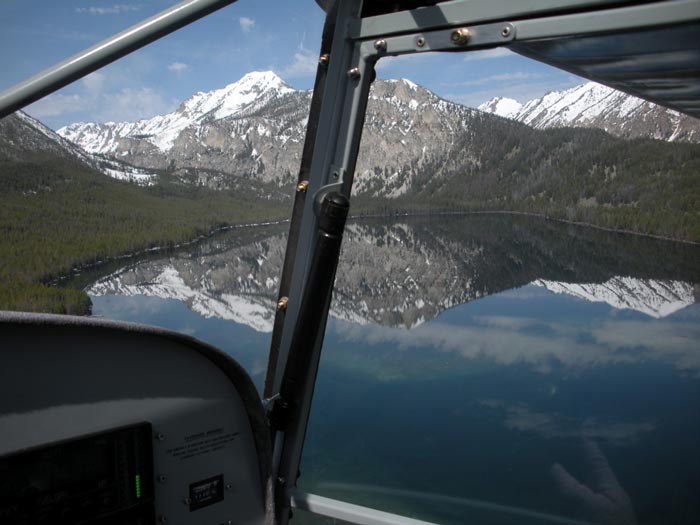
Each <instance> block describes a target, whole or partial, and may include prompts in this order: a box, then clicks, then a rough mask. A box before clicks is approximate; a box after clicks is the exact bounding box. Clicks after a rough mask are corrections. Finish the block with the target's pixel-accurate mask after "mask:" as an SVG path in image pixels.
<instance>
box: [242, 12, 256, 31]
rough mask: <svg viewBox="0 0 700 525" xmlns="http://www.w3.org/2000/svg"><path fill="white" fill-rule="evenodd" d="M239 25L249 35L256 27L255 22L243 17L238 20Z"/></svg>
mask: <svg viewBox="0 0 700 525" xmlns="http://www.w3.org/2000/svg"><path fill="white" fill-rule="evenodd" d="M238 23H239V24H240V26H241V29H242V30H243V32H244V33H249V32H250V31H251V30H252V29H253V28H254V27H255V20H253V19H252V18H248V17H247V16H242V17H240V18H239V19H238Z"/></svg>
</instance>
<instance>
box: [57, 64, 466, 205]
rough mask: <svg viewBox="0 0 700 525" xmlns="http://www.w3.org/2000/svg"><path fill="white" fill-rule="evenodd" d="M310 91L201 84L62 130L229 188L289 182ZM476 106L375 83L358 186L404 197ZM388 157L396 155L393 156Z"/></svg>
mask: <svg viewBox="0 0 700 525" xmlns="http://www.w3.org/2000/svg"><path fill="white" fill-rule="evenodd" d="M310 102H311V92H310V91H297V90H293V89H292V88H290V87H289V86H288V85H287V84H285V83H284V81H282V80H281V79H280V78H279V77H278V76H277V75H275V74H274V73H272V72H269V71H268V72H254V73H249V74H247V75H246V76H244V77H243V78H242V79H241V80H239V81H238V82H235V83H233V84H230V85H229V86H226V87H225V88H223V89H220V90H215V91H211V92H208V93H197V94H196V95H194V96H192V97H191V98H190V99H188V100H186V101H185V102H184V103H182V104H181V105H180V107H179V108H178V109H177V110H176V111H174V112H172V113H170V114H168V115H164V116H158V117H154V118H152V119H149V120H142V121H139V122H134V123H127V122H123V123H106V124H95V123H78V124H72V125H70V126H66V127H64V128H61V129H59V130H58V133H59V134H61V135H62V136H63V137H65V138H67V139H70V140H72V141H73V142H75V143H76V144H79V145H80V146H81V147H83V148H85V149H86V150H87V151H89V152H92V153H100V154H103V155H110V156H113V157H115V158H118V159H121V160H125V161H127V162H129V163H131V164H133V165H136V166H140V167H143V168H146V169H161V170H169V171H170V172H171V173H172V174H173V175H174V176H176V177H179V178H180V179H182V180H186V181H189V182H194V183H197V184H206V185H209V186H212V187H226V186H228V185H229V181H230V180H231V179H232V178H235V177H248V178H254V179H256V180H261V181H264V182H270V181H273V182H277V183H280V184H282V183H287V182H290V181H292V180H293V176H294V175H296V172H297V170H298V168H299V162H300V158H301V151H302V147H303V144H302V142H303V139H304V134H305V130H306V122H307V118H308V109H309V105H310ZM477 114H478V112H477V111H475V110H473V109H470V108H466V107H464V106H459V105H457V104H453V103H450V102H447V101H445V100H442V99H440V98H439V97H437V96H436V95H434V94H433V93H431V92H430V91H428V90H426V89H424V88H421V87H420V86H417V85H416V84H414V83H412V82H410V81H407V80H397V81H377V82H375V84H374V85H373V87H372V92H371V95H370V101H369V109H368V116H367V119H366V125H365V129H364V132H363V142H362V147H361V151H360V155H359V162H358V166H357V170H356V174H355V189H356V191H358V192H362V191H373V192H374V193H377V194H384V195H391V196H397V195H400V194H402V193H405V192H406V191H407V189H408V188H409V187H410V186H411V183H412V181H413V180H414V179H415V177H416V176H417V175H418V174H421V173H423V172H426V171H427V170H430V171H431V172H434V171H435V169H434V167H433V166H434V165H439V164H440V163H441V159H444V158H445V157H447V156H449V153H450V148H452V147H453V145H454V144H455V143H456V140H457V138H458V137H459V136H461V135H463V134H464V133H466V132H467V131H468V130H469V129H470V127H471V126H472V121H473V120H474V117H475V116H476V115H477ZM387 159H389V160H387Z"/></svg>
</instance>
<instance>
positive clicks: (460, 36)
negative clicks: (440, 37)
mask: <svg viewBox="0 0 700 525" xmlns="http://www.w3.org/2000/svg"><path fill="white" fill-rule="evenodd" d="M469 37H471V34H470V33H469V29H467V28H464V27H462V28H460V29H455V30H454V31H452V34H451V35H450V40H451V41H452V43H453V44H454V45H456V46H463V45H464V44H466V43H467V42H469Z"/></svg>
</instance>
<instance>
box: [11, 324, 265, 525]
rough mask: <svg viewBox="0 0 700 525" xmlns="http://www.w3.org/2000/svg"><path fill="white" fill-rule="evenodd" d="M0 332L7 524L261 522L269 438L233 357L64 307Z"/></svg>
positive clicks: (252, 389) (248, 383) (181, 338)
mask: <svg viewBox="0 0 700 525" xmlns="http://www.w3.org/2000/svg"><path fill="white" fill-rule="evenodd" d="M0 341H1V342H2V343H1V345H2V346H1V349H0V358H1V359H2V366H1V367H0V484H3V483H4V484H6V485H8V487H9V485H10V481H11V483H12V487H13V488H12V490H11V491H9V492H8V490H4V491H3V494H4V495H3V496H0V518H1V519H0V521H2V523H7V524H12V523H17V524H20V523H25V522H26V523H31V522H39V521H41V519H45V520H46V521H47V522H56V520H59V521H62V522H65V523H134V524H138V525H141V524H147V523H166V522H167V523H176V524H195V523H196V524H201V525H209V524H210V525H220V524H229V523H232V524H247V523H250V524H257V523H265V521H266V499H267V486H268V482H269V475H270V474H269V473H270V456H271V452H270V440H269V436H268V432H267V426H266V423H265V417H264V413H263V410H262V406H261V403H260V398H259V395H258V393H257V391H256V390H255V387H254V386H253V384H252V382H251V381H250V379H249V377H248V376H247V374H246V373H245V371H244V370H243V369H242V368H241V367H240V366H239V365H238V364H237V363H236V362H235V361H234V360H233V359H231V358H230V357H228V356H227V355H225V354H223V353H222V352H220V351H219V350H217V349H215V348H213V347H211V346H208V345H206V344H203V343H201V342H198V341H196V340H194V339H192V338H189V337H186V336H182V335H179V334H175V333H172V332H168V331H164V330H159V329H155V328H149V327H144V326H138V325H132V324H126V323H115V322H109V321H100V320H94V319H85V318H77V317H66V316H49V315H31V314H16V313H2V314H0ZM123 429H126V430H123ZM125 432H126V433H125ZM114 451H116V452H114ZM134 451H137V452H134ZM113 454H117V456H118V457H117V456H115V457H116V458H117V459H113V458H112V455H113ZM135 455H138V457H139V458H141V459H139V460H138V461H137V459H134V458H132V456H135ZM115 464H118V465H120V466H119V468H116V467H114V465H115ZM133 465H137V466H133ZM115 469H116V470H115ZM119 469H122V470H119ZM145 478H147V479H145ZM110 487H112V488H110ZM3 488H4V487H3ZM8 494H9V495H8ZM136 496H138V498H137V497H136ZM93 500H94V501H93ZM105 501H107V502H110V503H109V504H107V503H104V502H105ZM119 502H121V503H119ZM136 508H139V509H141V510H139V513H140V514H139V516H140V517H138V519H137V518H133V519H132V518H127V517H124V518H121V519H120V518H119V517H118V516H119V513H122V514H123V515H124V516H127V515H129V516H130V515H131V514H129V512H131V513H132V514H133V513H134V512H135V510H134V509H136ZM61 516H62V518H61ZM115 520H116V521H115ZM129 520H132V521H129Z"/></svg>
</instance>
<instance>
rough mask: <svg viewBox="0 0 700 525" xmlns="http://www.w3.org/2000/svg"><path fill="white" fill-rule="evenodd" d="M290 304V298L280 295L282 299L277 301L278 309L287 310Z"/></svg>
mask: <svg viewBox="0 0 700 525" xmlns="http://www.w3.org/2000/svg"><path fill="white" fill-rule="evenodd" d="M288 304H289V299H288V298H287V297H280V300H279V301H277V309H278V310H286V309H287V305H288Z"/></svg>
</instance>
